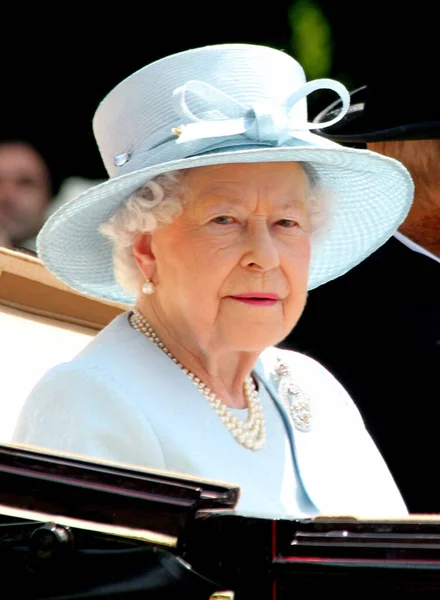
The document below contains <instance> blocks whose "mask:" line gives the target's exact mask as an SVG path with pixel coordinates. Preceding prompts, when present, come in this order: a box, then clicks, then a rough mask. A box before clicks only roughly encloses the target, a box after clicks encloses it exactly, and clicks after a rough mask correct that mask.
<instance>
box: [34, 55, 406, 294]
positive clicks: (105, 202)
mask: <svg viewBox="0 0 440 600" xmlns="http://www.w3.org/2000/svg"><path fill="white" fill-rule="evenodd" d="M325 88H328V89H330V90H333V91H335V92H336V93H338V94H339V95H340V96H341V98H342V107H343V110H342V112H341V113H340V115H339V116H338V117H336V119H335V120H334V121H331V122H330V123H328V124H329V125H331V124H332V122H335V121H336V120H337V119H339V118H342V117H343V116H344V113H345V112H346V110H347V109H348V105H349V95H348V91H347V90H346V88H345V87H344V86H342V85H341V84H340V83H338V82H336V81H333V80H330V79H321V80H316V81H311V82H306V79H305V75H304V71H303V69H302V67H301V65H300V64H299V63H298V62H297V61H296V60H294V59H293V58H292V57H291V56H289V54H287V53H285V52H283V51H280V50H277V49H274V48H270V47H266V46H259V45H253V44H220V45H214V46H206V47H203V48H196V49H192V50H186V51H183V52H179V53H177V54H173V55H171V56H168V57H165V58H163V59H160V60H157V61H155V62H153V63H151V64H149V65H147V66H146V67H144V68H142V69H140V70H138V71H137V72H135V73H134V74H132V75H131V76H129V77H128V78H126V79H124V80H123V81H122V82H121V83H120V84H119V85H117V86H116V87H115V88H114V89H113V90H112V91H111V92H110V93H109V94H108V95H107V96H106V97H105V98H104V100H103V101H102V102H101V104H100V105H99V107H98V109H97V111H96V113H95V116H94V120H93V129H94V134H95V138H96V141H97V144H98V147H99V150H100V153H101V157H102V160H103V162H104V165H105V167H106V169H107V171H108V174H109V179H108V180H107V181H105V182H104V183H102V184H100V185H97V186H94V187H93V188H91V189H89V190H87V191H86V192H84V193H83V194H82V195H80V196H79V197H78V198H76V199H73V200H71V201H69V202H68V203H66V204H65V205H63V206H62V207H61V208H60V209H59V210H58V211H57V212H56V213H55V214H53V215H52V216H51V217H50V218H49V219H48V220H47V222H46V223H45V225H44V226H43V228H42V230H41V232H40V234H39V236H38V240H37V251H38V254H39V256H40V258H41V259H42V260H43V262H44V264H45V265H46V267H47V268H48V269H49V270H50V271H51V272H52V273H54V274H55V275H56V276H57V277H58V278H59V279H61V280H62V281H63V282H65V283H67V284H68V285H69V286H71V287H72V288H74V289H76V290H78V291H80V292H82V293H85V294H88V295H92V296H97V297H100V298H104V299H106V300H113V301H116V302H123V303H127V304H131V303H133V302H134V300H135V299H134V298H133V297H132V296H131V295H130V294H129V293H128V292H126V291H125V290H123V289H122V288H121V287H120V286H119V284H118V283H117V282H116V280H115V278H114V274H113V260H112V246H111V242H110V241H109V240H107V239H106V238H105V237H104V236H103V235H102V234H101V233H100V232H99V226H100V225H101V224H102V223H104V222H106V221H107V220H108V219H109V218H110V217H111V216H112V214H113V213H114V212H115V211H116V210H117V209H118V208H119V207H120V206H121V205H122V204H123V203H124V201H125V200H126V199H127V198H128V197H129V196H130V195H131V194H132V193H133V192H134V191H135V190H136V189H137V188H139V187H140V186H142V185H143V184H144V183H145V182H147V181H148V180H150V179H152V178H153V177H155V176H157V175H159V174H161V173H165V172H169V171H173V170H177V169H186V168H191V167H200V166H205V165H217V164H226V163H255V162H285V161H301V162H307V163H309V164H310V165H311V166H312V168H313V169H314V171H315V172H316V174H317V176H318V178H319V180H320V183H321V184H322V185H323V186H324V187H328V188H329V189H330V190H331V192H332V218H331V222H330V226H329V228H328V230H327V231H325V233H323V234H322V235H321V236H320V238H319V241H316V243H315V242H313V241H312V257H311V265H310V275H309V289H312V288H314V287H316V286H318V285H321V284H323V283H325V282H327V281H329V280H331V279H334V278H335V277H338V276H339V275H342V274H343V273H345V272H346V271H348V270H349V269H350V268H352V267H354V266H355V265H357V264H358V263H359V262H360V261H362V260H363V259H364V258H366V257H367V256H368V255H369V254H371V253H372V252H373V251H374V250H376V249H377V248H378V247H379V246H381V245H382V244H383V243H384V242H385V241H386V240H387V239H388V238H389V237H390V236H391V235H392V234H393V233H394V231H395V230H396V229H397V227H398V226H399V225H400V223H401V222H402V221H403V220H404V218H405V217H406V215H407V213H408V210H409V208H410V205H411V202H412V198H413V182H412V180H411V177H410V176H409V174H408V172H407V170H406V169H405V168H404V167H403V165H401V164H400V163H399V162H397V161H395V160H393V159H390V158H387V157H383V156H380V155H378V154H375V153H373V152H370V151H367V150H355V149H350V148H344V147H342V146H340V145H338V144H335V143H334V142H332V141H329V140H326V139H324V138H323V137H322V136H318V135H315V134H314V133H312V132H311V131H310V130H311V129H314V128H316V127H317V125H316V124H313V123H309V122H308V117H307V101H306V96H307V95H308V94H309V93H311V92H313V91H315V90H319V89H325ZM318 127H322V124H320V125H319V126H318ZM177 260H179V257H178V256H176V261H177Z"/></svg>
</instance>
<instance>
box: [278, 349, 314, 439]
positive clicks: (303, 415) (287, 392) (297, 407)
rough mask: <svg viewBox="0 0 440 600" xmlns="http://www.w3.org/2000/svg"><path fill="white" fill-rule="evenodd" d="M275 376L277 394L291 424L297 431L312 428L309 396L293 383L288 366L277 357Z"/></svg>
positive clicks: (305, 430)
mask: <svg viewBox="0 0 440 600" xmlns="http://www.w3.org/2000/svg"><path fill="white" fill-rule="evenodd" d="M275 378H276V379H277V380H278V395H279V397H280V399H281V401H282V403H283V404H284V406H285V407H286V409H287V411H288V412H289V414H290V416H291V418H292V421H293V424H294V426H295V428H296V429H298V430H299V431H304V432H307V431H310V430H311V428H312V406H311V401H310V398H309V397H308V396H307V394H306V393H305V392H304V391H303V390H302V389H301V388H300V387H299V386H298V385H297V384H296V383H295V381H294V380H293V377H292V374H291V372H290V371H289V369H288V367H287V366H286V365H285V364H284V363H283V362H282V361H281V359H280V358H279V357H278V358H277V363H276V365H275Z"/></svg>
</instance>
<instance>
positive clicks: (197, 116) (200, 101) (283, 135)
mask: <svg viewBox="0 0 440 600" xmlns="http://www.w3.org/2000/svg"><path fill="white" fill-rule="evenodd" d="M320 89H328V90H332V91H334V92H336V93H337V94H338V95H339V97H340V99H341V101H342V107H341V110H340V112H339V114H338V115H337V116H336V117H334V118H333V119H331V120H329V121H326V122H323V123H309V122H307V121H306V122H304V120H303V119H299V117H298V114H297V112H295V110H294V108H295V105H296V104H297V103H298V102H299V101H300V100H302V99H303V98H305V97H306V96H308V95H309V94H311V93H312V92H315V91H317V90H320ZM190 94H191V95H192V97H193V104H194V105H195V108H193V110H191V109H190V108H189V106H188V101H187V96H188V95H190ZM173 105H174V108H175V110H176V112H177V114H179V115H180V116H182V117H183V118H184V119H185V120H187V121H190V123H188V124H186V125H181V126H180V127H179V128H177V130H178V131H177V133H178V140H177V143H178V144H182V143H185V142H189V141H193V140H197V139H203V138H215V137H223V136H226V137H231V136H235V135H243V134H244V135H245V136H246V137H248V138H250V139H251V140H254V141H257V142H263V143H270V144H274V145H278V144H282V143H283V142H284V141H285V140H286V139H288V138H289V137H291V136H292V134H293V133H294V132H295V131H304V130H306V131H307V130H311V129H322V128H324V127H330V126H331V125H334V124H335V123H337V122H338V121H340V120H341V119H342V118H343V117H344V116H345V114H346V113H347V111H348V109H349V106H350V95H349V93H348V90H347V88H346V87H345V86H344V85H343V84H342V83H339V82H338V81H334V80H333V79H316V80H315V81H309V82H307V83H305V84H304V85H302V86H301V87H300V88H299V89H298V90H296V91H295V92H293V94H291V95H290V96H289V98H288V99H287V100H286V101H285V102H283V103H277V102H275V101H274V100H270V99H265V98H264V99H259V100H256V101H255V102H252V103H250V104H249V105H248V106H245V105H243V104H241V103H240V102H238V101H237V100H236V99H235V98H232V96H229V95H228V94H226V93H225V92H223V91H221V90H219V89H218V88H216V87H215V86H213V85H211V84H208V83H205V82H203V81H197V80H192V81H188V82H187V83H186V84H185V85H183V86H181V87H179V88H176V89H175V90H174V92H173Z"/></svg>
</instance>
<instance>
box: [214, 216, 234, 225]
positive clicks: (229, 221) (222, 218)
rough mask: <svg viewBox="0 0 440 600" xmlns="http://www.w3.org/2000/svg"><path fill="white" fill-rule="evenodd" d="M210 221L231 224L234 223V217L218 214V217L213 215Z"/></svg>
mask: <svg viewBox="0 0 440 600" xmlns="http://www.w3.org/2000/svg"><path fill="white" fill-rule="evenodd" d="M212 222H213V223H217V224H218V225H231V224H232V223H234V219H233V217H228V216H227V215H220V216H218V217H214V218H213V219H212Z"/></svg>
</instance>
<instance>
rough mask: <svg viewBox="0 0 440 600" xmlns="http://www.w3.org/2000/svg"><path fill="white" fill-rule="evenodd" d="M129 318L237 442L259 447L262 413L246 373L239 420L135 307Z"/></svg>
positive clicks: (263, 435) (262, 432)
mask: <svg viewBox="0 0 440 600" xmlns="http://www.w3.org/2000/svg"><path fill="white" fill-rule="evenodd" d="M129 319H130V324H131V326H132V327H133V329H135V330H136V331H139V332H140V333H142V334H144V335H145V336H146V337H147V338H148V339H149V340H151V341H152V342H153V343H154V344H155V345H156V346H157V347H158V348H160V349H161V350H162V351H163V352H164V353H165V354H166V355H167V356H168V357H169V358H170V359H171V360H172V361H173V362H174V363H175V364H176V365H177V366H178V367H179V368H180V369H181V370H182V371H183V372H184V373H185V375H187V377H188V378H189V379H190V380H191V381H192V382H193V384H194V385H195V386H196V388H197V389H198V390H199V392H200V393H201V394H203V396H205V398H206V399H207V400H208V402H209V404H210V405H211V406H212V408H213V409H214V411H215V413H216V414H217V415H218V416H219V417H220V420H221V421H222V422H223V423H224V425H225V426H226V427H227V429H228V430H229V431H230V432H231V433H232V435H233V436H234V438H235V439H236V440H237V442H239V443H240V444H241V445H242V446H244V447H245V448H247V449H248V450H260V448H262V447H263V446H264V444H265V442H266V426H265V422H264V413H263V409H262V407H261V403H260V399H259V397H258V392H257V389H256V387H255V384H254V381H253V379H252V377H246V379H245V382H244V384H243V392H244V396H245V398H246V400H247V404H248V418H247V420H246V421H245V422H243V421H241V420H240V419H238V418H237V417H236V416H235V415H233V414H232V413H231V411H230V410H229V408H228V407H227V406H226V405H225V404H223V402H222V401H221V400H220V399H219V398H217V395H216V394H215V393H214V392H213V391H212V390H211V389H210V388H209V387H208V386H207V385H205V384H204V383H203V382H202V381H200V379H199V378H198V377H196V376H195V375H194V373H191V371H189V370H188V369H185V367H184V366H183V365H182V364H181V363H180V362H179V361H178V360H177V358H175V357H174V356H173V355H172V354H171V352H170V351H169V350H168V348H166V347H165V345H164V344H163V342H161V341H160V339H159V337H158V336H157V335H156V333H155V332H154V330H153V328H152V327H151V325H150V324H149V323H148V321H146V319H145V318H144V317H143V315H141V313H139V312H138V311H136V310H135V311H133V312H132V313H131V314H130V317H129Z"/></svg>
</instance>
